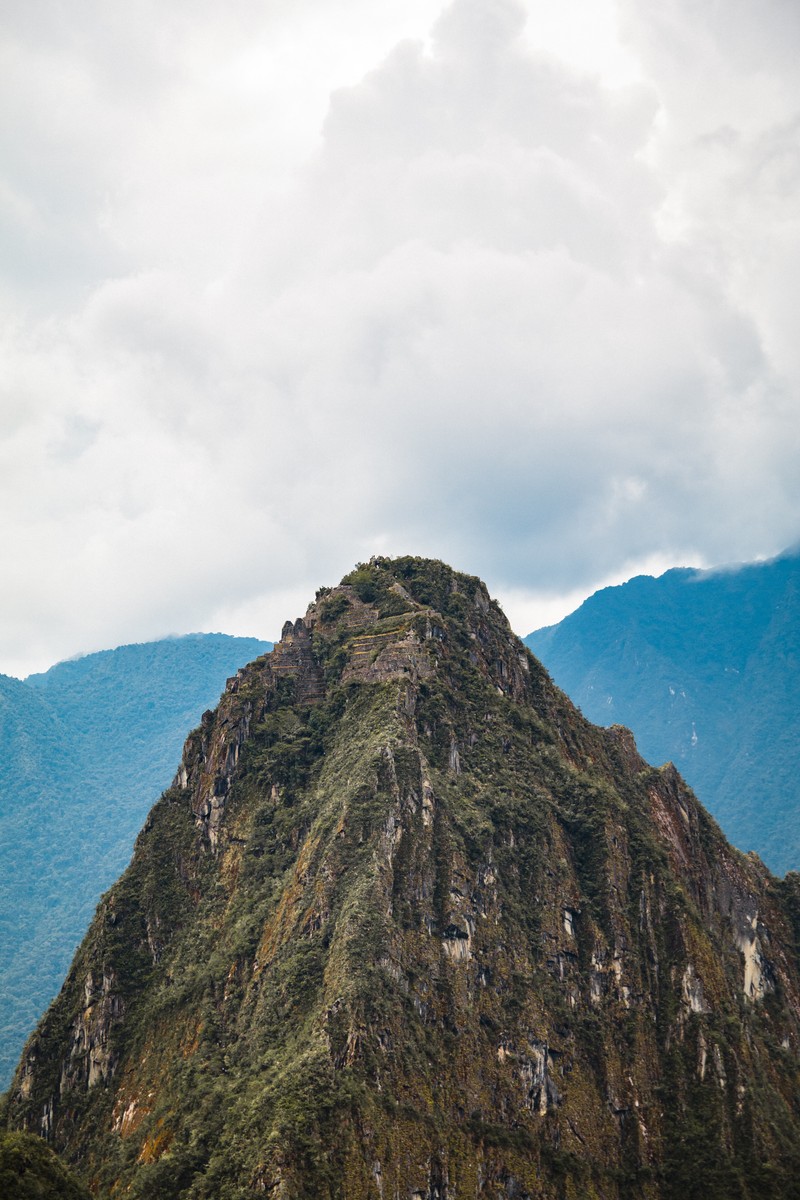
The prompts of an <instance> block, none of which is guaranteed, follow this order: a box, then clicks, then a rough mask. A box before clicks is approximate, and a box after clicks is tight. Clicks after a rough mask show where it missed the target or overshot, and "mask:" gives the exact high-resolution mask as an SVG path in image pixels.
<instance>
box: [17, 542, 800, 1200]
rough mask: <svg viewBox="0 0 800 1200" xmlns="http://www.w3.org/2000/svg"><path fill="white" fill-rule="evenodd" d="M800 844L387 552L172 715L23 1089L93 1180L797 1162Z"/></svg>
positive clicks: (26, 1061) (112, 1183)
mask: <svg viewBox="0 0 800 1200" xmlns="http://www.w3.org/2000/svg"><path fill="white" fill-rule="evenodd" d="M799 931H800V889H799V888H798V878H797V876H789V877H788V878H787V880H785V881H782V882H780V881H776V880H775V879H774V878H773V877H772V876H771V875H770V874H769V872H768V871H767V870H766V869H765V868H764V867H763V865H762V864H761V863H760V862H759V860H758V859H757V858H755V857H745V856H743V855H741V854H739V853H738V852H736V851H735V850H733V849H732V848H731V847H730V846H729V845H728V844H727V843H726V841H725V840H724V838H723V837H722V834H721V833H720V831H719V829H718V828H717V826H716V825H715V824H714V822H713V821H712V820H711V819H710V818H709V817H708V815H707V814H706V813H705V812H704V811H703V809H702V808H701V807H700V806H699V805H698V803H697V801H696V800H695V798H694V797H693V795H692V794H691V792H690V791H688V789H687V788H686V787H685V785H684V784H683V783H682V781H681V779H680V777H679V776H678V775H677V773H676V772H675V770H674V769H673V768H672V767H666V768H663V769H661V770H654V769H653V768H651V767H649V766H647V764H646V763H645V762H644V761H643V760H642V759H641V758H640V757H639V755H638V753H637V751H636V748H635V745H634V743H633V739H632V737H631V736H630V734H628V733H627V731H625V730H623V729H620V728H614V729H611V730H602V729H599V728H596V727H594V726H592V725H590V724H588V722H586V721H585V720H584V719H583V718H582V717H581V716H580V715H579V714H578V713H577V712H576V710H575V709H574V708H573V706H572V705H571V704H570V702H569V701H568V700H567V699H566V697H565V696H563V694H562V693H560V692H559V691H558V690H557V689H556V688H555V687H554V686H553V684H552V683H551V681H550V679H549V677H548V676H547V674H546V673H545V671H544V670H543V668H542V667H541V666H540V664H539V663H538V662H537V661H536V660H535V659H534V658H533V657H532V656H531V655H530V653H529V652H527V651H526V650H525V648H524V647H523V646H522V644H521V643H520V642H519V640H518V639H517V638H516V637H514V635H513V634H512V633H511V631H510V630H509V627H508V624H507V622H506V620H505V618H504V616H503V615H502V613H501V612H500V610H499V609H498V608H497V606H496V605H495V604H494V603H493V602H492V601H491V600H490V599H489V596H488V594H487V592H486V589H485V587H484V585H483V584H482V583H481V582H480V581H479V580H477V579H475V578H472V577H469V576H465V575H461V574H457V573H455V572H453V571H451V570H450V569H449V568H447V567H445V566H444V565H443V564H441V563H436V562H429V561H424V560H419V559H412V558H407V559H397V560H385V559H379V560H373V562H372V563H371V564H369V565H368V566H365V567H360V568H357V569H356V571H354V572H353V573H351V575H350V576H347V577H346V578H345V580H344V581H343V583H342V585H341V586H339V587H337V588H334V589H332V590H328V589H323V590H322V591H321V592H320V593H319V594H318V596H317V600H316V602H315V603H314V604H312V605H311V607H310V608H309V610H308V612H307V614H306V616H305V618H303V619H300V620H298V621H296V622H294V623H291V622H289V623H287V625H286V626H285V627H284V630H283V636H282V639H281V642H280V643H279V645H278V646H277V647H276V649H275V651H274V652H273V654H272V655H270V656H269V657H267V658H263V659H260V660H257V661H256V662H255V663H253V664H251V666H249V667H247V668H245V669H244V670H242V671H240V672H239V673H238V674H237V675H236V676H235V677H234V678H233V679H232V680H230V681H229V683H228V686H227V689H226V691H225V694H224V695H223V697H222V699H221V701H220V704H219V706H218V708H217V709H216V711H215V712H213V713H211V712H209V713H206V714H205V716H204V718H203V721H202V724H201V726H200V728H199V729H198V730H196V731H195V732H194V733H193V734H192V735H191V736H190V737H189V739H188V740H187V743H186V746H185V749H184V754H183V759H182V762H181V765H180V768H179V770H178V774H177V776H176V779H175V781H174V783H173V785H172V787H171V788H170V789H169V790H168V791H167V792H165V794H164V796H163V797H162V799H161V800H160V801H159V803H158V804H157V805H156V806H155V808H154V809H153V810H152V812H151V814H150V816H149V817H148V820H147V823H146V825H145V828H144V830H143V831H142V833H141V835H140V837H139V839H138V842H137V846H136V852H135V854H134V858H133V861H132V863H131V866H130V868H129V869H128V870H127V871H126V873H125V874H124V875H123V877H122V878H121V879H120V881H119V882H118V883H117V884H116V885H115V886H114V887H113V888H112V889H111V891H110V892H109V893H108V894H107V895H106V897H105V898H104V900H103V901H102V903H101V905H100V907H99V909H98V912H97V915H96V917H95V920H94V922H93V924H92V927H91V929H90V931H89V933H88V935H87V937H86V939H85V941H84V943H83V945H82V946H81V948H80V950H79V951H78V954H77V955H76V958H75V961H74V963H73V965H72V969H71V971H70V974H69V976H68V978H67V981H66V983H65V985H64V988H63V990H62V992H61V994H60V996H59V997H58V998H57V1000H56V1001H55V1002H54V1004H53V1006H52V1007H51V1009H50V1011H49V1013H48V1014H47V1016H46V1018H45V1019H44V1020H43V1022H42V1023H41V1025H40V1027H39V1029H38V1030H37V1032H36V1034H35V1035H34V1037H33V1038H32V1039H31V1040H30V1041H29V1043H28V1046H27V1047H26V1050H25V1053H24V1056H23V1059H22V1062H21V1064H20V1066H19V1068H18V1071H17V1074H16V1076H15V1079H14V1084H13V1087H12V1091H11V1093H10V1097H9V1102H8V1120H9V1122H10V1124H11V1125H12V1126H13V1127H17V1128H25V1129H29V1130H32V1131H35V1132H40V1133H43V1134H44V1135H45V1136H46V1137H47V1138H48V1140H50V1141H51V1142H52V1144H53V1145H54V1146H55V1147H56V1148H57V1149H58V1150H59V1151H60V1152H61V1153H62V1154H63V1155H64V1157H65V1158H66V1160H67V1161H68V1162H69V1163H70V1164H72V1165H73V1167H74V1169H75V1170H76V1171H77V1172H78V1173H79V1175H80V1176H81V1178H82V1179H84V1180H85V1181H86V1183H87V1184H88V1185H89V1186H90V1189H91V1190H92V1191H93V1193H94V1194H95V1195H97V1196H103V1197H110V1196H112V1195H113V1196H115V1197H118V1196H126V1197H140V1198H142V1200H144V1198H145V1197H146V1198H147V1200H152V1198H154V1197H164V1198H172V1197H178V1196H182V1197H191V1198H193V1200H201V1198H204V1200H212V1198H213V1200H232V1198H234V1197H236V1198H241V1197H245V1196H251V1195H266V1196H271V1197H273V1198H274V1200H278V1198H281V1200H296V1198H298V1200H299V1198H300V1197H308V1198H309V1200H310V1198H312V1197H314V1198H330V1200H333V1198H334V1197H336V1198H342V1200H344V1198H346V1200H378V1198H381V1200H390V1198H391V1200H395V1198H402V1200H453V1198H454V1197H455V1198H458V1200H461V1198H462V1197H492V1200H495V1198H499V1197H504V1198H505V1197H513V1198H516V1200H523V1198H525V1197H528V1198H532V1197H547V1198H556V1197H574V1198H577V1197H596V1198H598V1200H599V1198H600V1197H603V1198H612V1197H614V1198H615V1197H620V1198H621V1197H648V1198H653V1200H655V1198H659V1197H664V1198H667V1197H670V1198H671V1197H676V1198H677V1197H681V1198H685V1197H692V1196H703V1197H704V1198H705V1200H711V1198H713V1197H720V1198H722V1197H724V1198H725V1200H730V1198H732V1197H742V1198H747V1197H753V1198H755V1197H756V1196H758V1197H761V1196H765V1195H769V1196H771V1197H790V1196H797V1195H798V1194H800V1193H799V1192H798V1182H797V1181H798V1179H799V1178H800V1111H798V1096H800V1089H799V1088H798V1083H800V1078H799V1073H798V1050H800V1041H799V1040H798V1038H799V1037H800V977H799V976H798V955H797V949H796V939H797V936H798V932H799Z"/></svg>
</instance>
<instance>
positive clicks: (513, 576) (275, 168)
mask: <svg viewBox="0 0 800 1200" xmlns="http://www.w3.org/2000/svg"><path fill="white" fill-rule="evenodd" d="M4 8H5V12H4V18H3V28H2V42H1V43H0V55H1V56H2V57H1V58H0V92H1V93H2V96H1V97H0V136H2V147H1V153H0V172H2V174H1V175H0V229H1V230H2V234H1V236H2V254H1V255H0V263H1V264H2V267H1V268H0V269H1V270H2V280H1V281H0V322H1V330H0V338H1V342H0V346H1V349H2V369H1V370H0V389H1V399H0V428H1V429H2V438H1V439H0V454H2V462H0V496H1V497H2V498H1V499H0V521H2V539H3V545H4V547H5V562H6V565H5V569H4V571H3V572H2V583H1V584H0V587H2V599H1V600H0V618H1V620H0V671H4V672H6V673H8V674H25V673H27V672H28V671H31V670H35V669H41V668H44V667H46V666H48V665H49V664H50V663H52V662H54V661H56V660H57V659H59V658H63V657H67V656H69V655H72V654H75V653H78V652H82V651H90V650H95V649H100V648H102V647H107V646H113V645H117V644H119V643H121V642H127V641H137V640H144V639H149V638H154V637H159V636H162V635H164V634H166V633H170V632H187V631H190V630H222V631H225V632H230V633H247V634H254V635H259V636H262V637H274V636H277V635H278V634H279V632H280V626H281V624H282V622H283V620H284V619H285V618H287V617H295V616H297V615H299V614H300V613H301V612H303V611H304V610H305V606H306V604H307V602H308V601H309V600H310V599H311V598H312V597H313V593H314V590H315V589H316V587H318V586H319V585H320V584H323V583H327V584H330V583H334V582H336V581H337V580H338V579H339V577H340V576H341V575H342V574H343V573H344V572H345V571H346V570H348V569H349V568H350V567H351V566H352V565H353V564H354V563H355V562H356V561H357V560H360V559H365V558H368V557H369V556H370V555H371V554H374V553H389V554H398V553H417V554H426V555H433V556H436V557H440V558H444V559H446V560H448V561H450V562H452V563H453V565H455V566H457V567H459V568H461V569H463V570H467V571H469V572H471V573H475V574H480V575H482V576H483V577H484V578H485V579H486V580H487V582H488V584H489V587H490V589H491V590H492V592H493V593H494V594H495V595H497V596H498V598H499V599H500V600H501V601H502V602H503V603H504V604H505V607H506V610H507V612H508V613H509V616H510V617H511V619H512V623H513V624H514V626H515V628H516V629H517V630H518V632H520V633H522V634H524V633H527V632H529V631H530V630H531V629H533V628H535V627H536V626H538V625H541V624H544V623H546V622H547V621H548V620H551V619H556V618H558V617H560V616H562V615H564V614H565V613H566V612H567V611H568V610H569V609H570V608H572V607H574V606H575V604H576V603H577V602H578V601H579V600H580V599H581V598H582V597H583V596H585V595H586V594H588V593H589V592H591V591H592V590H594V589H595V588H596V587H597V586H599V585H600V584H602V583H605V582H608V581H611V580H620V579H623V578H626V577H627V576H629V575H631V574H634V573H637V572H638V571H641V570H652V571H660V570H663V569H665V568H666V567H667V566H670V565H676V564H683V563H694V564H706V565H708V564H712V563H718V562H727V561H732V560H739V559H750V558H755V557H759V556H765V555H770V554H773V553H775V552H777V551H779V550H780V549H782V548H783V547H785V546H787V545H789V544H791V543H794V542H796V541H797V540H798V538H800V469H798V460H799V457H800V456H799V455H798V451H799V450H800V401H799V400H798V396H800V391H798V383H799V382H800V380H799V378H798V377H799V376H800V337H798V314H800V294H798V293H800V253H799V249H800V237H799V236H798V235H799V233H800V229H799V225H800V204H798V196H799V194H800V186H799V185H800V149H799V147H798V129H799V127H800V72H798V70H797V60H798V54H800V5H798V4H797V3H796V0H759V2H758V3H756V2H755V0H725V3H722V2H721V0H705V3H703V4H698V3H697V0H618V2H617V3H616V4H614V3H613V2H612V0H559V4H558V5H554V4H553V2H552V0H547V3H544V2H540V0H528V2H527V3H522V2H518V0H455V2H454V3H452V4H448V5H445V6H442V5H441V4H440V3H438V2H437V0H377V3H376V0H370V2H367V0H291V2H290V0H271V2H269V0H268V2H265V0H229V2H228V3H227V4H226V5H225V6H223V5H220V4H219V3H218V2H217V0H214V2H213V3H212V2H211V0H191V3H190V2H189V0H159V2H158V3H155V0H130V3H127V4H124V5H121V4H108V3H107V0H82V2H81V3H80V4H73V5H64V4H63V3H62V2H61V0H36V3H33V4H23V3H22V2H21V0H20V2H12V3H11V4H7V5H5V6H4ZM554 9H557V11H556V12H554V11H552V10H554Z"/></svg>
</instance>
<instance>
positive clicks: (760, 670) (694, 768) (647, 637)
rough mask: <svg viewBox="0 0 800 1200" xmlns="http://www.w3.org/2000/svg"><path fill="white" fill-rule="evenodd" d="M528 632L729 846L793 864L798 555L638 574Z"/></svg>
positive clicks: (799, 826) (554, 666)
mask: <svg viewBox="0 0 800 1200" xmlns="http://www.w3.org/2000/svg"><path fill="white" fill-rule="evenodd" d="M524 640H525V643H526V645H528V646H529V648H530V649H532V650H533V651H534V652H535V653H536V654H537V655H538V656H539V657H540V658H541V659H542V661H543V662H544V664H545V666H546V667H547V668H548V670H550V671H551V672H552V674H553V677H554V678H555V680H556V682H557V683H558V684H559V686H560V687H563V688H564V689H565V690H566V691H567V693H568V694H569V695H570V696H571V697H572V699H573V700H574V701H575V703H576V704H578V705H579V707H580V708H581V710H582V711H583V712H584V713H585V715H586V716H587V717H588V718H589V719H590V720H592V721H595V722H597V723H599V724H603V725H607V724H610V723H613V722H619V723H622V724H625V725H627V726H629V727H630V728H632V729H633V730H634V732H635V734H636V737H637V741H638V743H639V744H640V746H641V748H642V752H643V754H644V755H645V757H647V758H648V759H650V760H652V761H656V762H663V761H665V760H668V759H669V760H672V761H674V762H675V763H676V765H677V766H678V767H679V769H680V770H681V771H682V772H683V773H684V774H685V776H686V778H687V781H688V782H689V783H690V784H691V785H692V786H693V787H694V788H695V789H696V790H697V793H698V795H699V796H700V798H701V799H702V801H703V803H704V804H706V805H707V806H708V808H709V809H710V811H711V812H713V813H714V815H715V816H716V817H717V819H718V820H720V821H721V823H722V825H723V827H724V829H725V830H726V832H727V834H728V836H729V837H731V839H732V840H733V841H734V842H735V843H736V844H737V845H740V846H741V847H742V848H743V849H745V850H747V849H754V850H756V851H757V852H758V853H759V854H761V855H762V857H763V858H764V859H765V860H766V861H767V862H768V863H769V864H770V866H771V867H772V868H773V869H775V870H777V871H780V872H783V871H786V870H789V869H796V868H797V867H798V865H800V822H798V817H800V795H798V789H797V785H796V779H797V776H798V772H800V738H798V736H797V732H796V722H795V713H796V711H797V707H798V705H800V672H799V671H798V669H797V668H798V665H799V664H800V552H798V551H797V550H796V549H793V550H787V551H785V552H784V553H783V554H781V555H778V556H777V557H776V558H774V559H770V560H767V561H765V562H760V563H749V564H741V565H740V566H738V567H734V566H727V567H721V568H713V569H711V570H699V569H696V568H674V569H673V570H671V571H667V572H665V573H664V574H663V575H661V576H659V577H658V578H653V577H651V576H637V577H636V578H635V579H632V580H630V581H628V583H625V584H621V585H619V586H617V587H614V588H605V589H602V590H601V591H599V592H596V593H595V594H594V595H593V596H591V597H589V599H588V600H586V601H585V602H584V604H583V605H581V606H580V607H579V608H578V609H577V610H576V611H575V612H574V613H572V614H570V615H569V616H568V617H566V618H564V620H563V621H561V622H558V623H557V624H556V625H553V626H549V627H547V628H545V629H541V630H537V631H536V632H534V633H532V634H529V635H528V637H526V638H525V639H524Z"/></svg>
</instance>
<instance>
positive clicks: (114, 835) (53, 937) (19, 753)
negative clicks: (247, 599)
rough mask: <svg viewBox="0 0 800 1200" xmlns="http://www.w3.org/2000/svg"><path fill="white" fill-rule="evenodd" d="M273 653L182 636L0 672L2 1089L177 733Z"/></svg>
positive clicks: (173, 753)
mask: <svg viewBox="0 0 800 1200" xmlns="http://www.w3.org/2000/svg"><path fill="white" fill-rule="evenodd" d="M271 648H272V643H271V642H265V641H261V640H259V639H257V638H236V637H229V636H227V635H225V634H190V635H187V636H186V637H175V638H166V639H163V640H161V641H156V642H147V643H143V644H140V645H131V646H120V647H118V648H117V649H116V650H104V651H101V652H100V653H97V654H89V655H86V656H85V657H83V658H78V659H72V660H69V661H67V662H62V663H58V664H57V665H56V666H54V667H51V669H50V670H49V671H46V672H44V673H42V674H37V675H31V676H29V677H28V678H27V679H26V680H24V681H21V680H18V679H12V678H10V677H8V676H0V789H2V792H1V794H2V810H1V811H2V820H0V1001H1V1002H2V1018H1V1019H0V1089H2V1087H4V1086H5V1084H6V1083H7V1081H8V1078H9V1077H10V1073H11V1069H12V1067H13V1065H14V1063H15V1062H16V1060H17V1058H18V1057H19V1052H20V1050H21V1048H22V1043H23V1041H24V1039H25V1037H26V1035H27V1034H28V1033H29V1032H30V1030H31V1029H32V1028H33V1025H34V1024H35V1021H36V1019H37V1018H38V1016H39V1015H40V1013H41V1012H42V1011H43V1009H44V1007H45V1005H46V1004H47V1002H48V1001H49V1000H50V999H51V997H52V996H53V995H54V994H55V992H56V991H57V990H58V987H59V986H60V983H61V980H62V979H63V977H64V973H65V971H66V969H67V967H68V965H69V961H70V958H71V956H72V953H73V951H74V949H75V946H76V944H77V942H78V941H79V939H80V937H81V936H82V934H83V933H84V931H85V929H86V927H87V925H88V923H89V920H90V918H91V915H92V912H93V911H94V907H95V905H96V903H97V900H98V898H99V896H100V894H101V892H102V891H103V890H105V888H107V887H108V886H109V885H110V884H111V883H112V882H113V880H114V879H115V878H116V877H117V875H119V873H120V871H121V870H122V869H123V867H124V866H125V864H126V863H127V861H128V859H129V857H130V854H131V850H132V848H133V840H134V837H135V835H136V833H137V831H138V829H139V827H140V826H141V823H142V821H143V819H144V816H145V814H146V813H147V810H148V809H149V807H150V805H151V804H152V803H153V801H154V800H155V799H156V797H157V796H158V794H159V791H160V790H161V788H162V787H163V784H164V779H165V778H168V777H169V775H170V774H171V773H173V772H174V771H175V768H176V766H177V763H178V760H179V758H180V753H181V747H182V745H183V742H184V739H185V737H186V734H187V732H188V730H189V729H190V728H192V726H193V725H196V723H197V721H198V719H199V717H200V714H201V713H202V712H203V710H204V709H206V708H209V707H210V706H212V705H214V704H216V702H217V700H218V698H219V694H220V692H221V691H222V689H223V687H224V685H225V681H226V679H227V678H228V677H229V676H231V675H233V674H235V672H236V671H237V670H238V669H239V668H240V667H242V666H244V665H245V663H247V662H249V661H251V660H252V659H254V658H258V657H259V656H260V655H262V654H264V653H266V652H267V651H269V650H270V649H271Z"/></svg>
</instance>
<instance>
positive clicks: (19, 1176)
mask: <svg viewBox="0 0 800 1200" xmlns="http://www.w3.org/2000/svg"><path fill="white" fill-rule="evenodd" d="M0 1196H3V1197H4V1200H89V1193H88V1192H87V1191H86V1189H85V1188H83V1187H82V1186H81V1185H80V1184H79V1183H78V1181H77V1179H75V1178H74V1177H73V1176H72V1175H71V1174H70V1173H69V1172H68V1171H67V1169H66V1167H65V1166H64V1165H63V1164H62V1163H61V1162H60V1161H59V1160H58V1158H57V1157H56V1156H55V1154H54V1153H53V1151H52V1150H51V1149H50V1148H49V1147H48V1146H47V1145H46V1144H45V1142H43V1141H42V1140H41V1138H37V1137H34V1136H33V1135H32V1134H29V1133H0Z"/></svg>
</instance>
